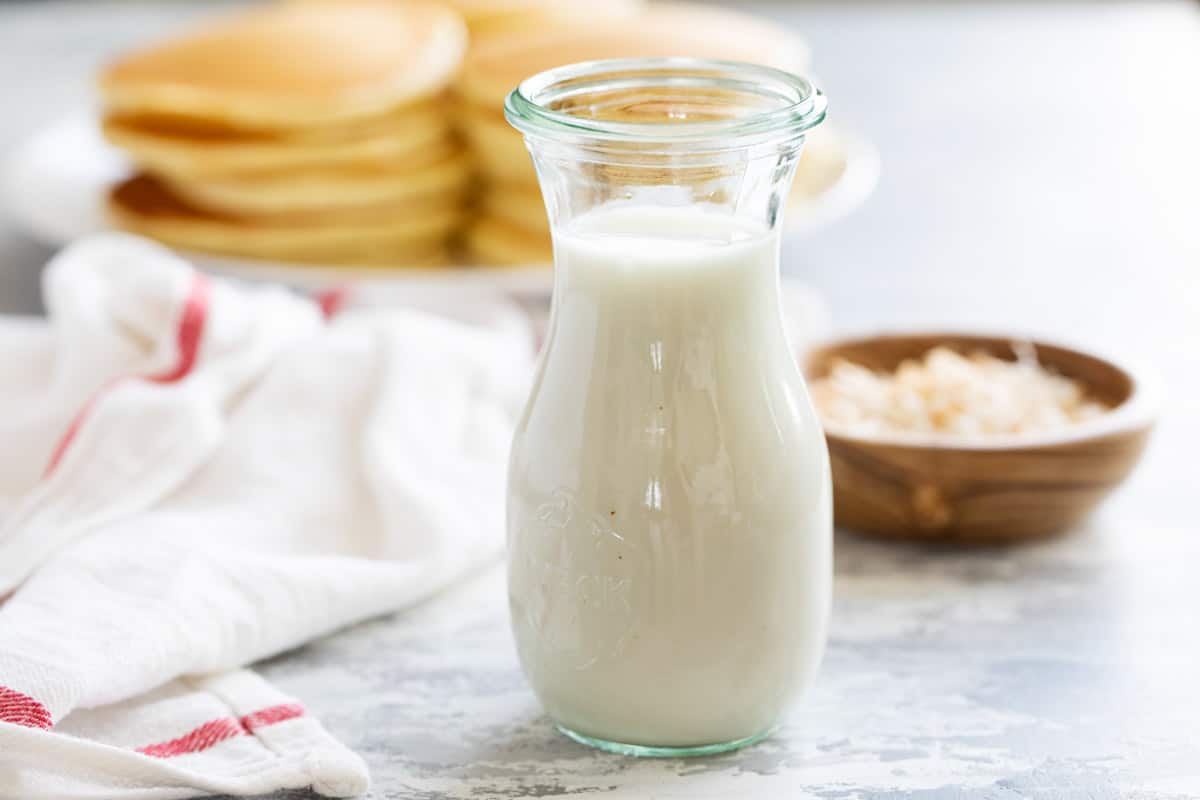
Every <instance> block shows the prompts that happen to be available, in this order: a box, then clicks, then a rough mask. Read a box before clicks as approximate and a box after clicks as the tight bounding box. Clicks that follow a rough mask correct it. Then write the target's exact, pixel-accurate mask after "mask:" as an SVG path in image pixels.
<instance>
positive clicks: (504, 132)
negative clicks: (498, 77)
mask: <svg viewBox="0 0 1200 800" xmlns="http://www.w3.org/2000/svg"><path fill="white" fill-rule="evenodd" d="M457 127H458V130H459V132H460V133H461V134H462V135H463V138H465V139H466V140H467V143H468V144H469V145H470V147H471V155H472V157H473V158H474V160H475V164H476V166H477V167H478V169H479V172H480V174H482V175H483V176H484V177H486V178H488V179H489V180H494V181H500V182H504V183H521V184H525V185H528V186H534V185H536V184H537V173H536V172H534V169H533V162H532V161H530V160H529V151H528V150H527V149H525V141H524V139H523V138H522V137H521V133H520V132H519V131H517V130H516V129H515V128H513V127H512V126H511V125H509V124H508V121H507V120H505V119H504V117H503V116H501V115H500V114H499V113H497V112H495V111H490V110H485V109H479V108H475V107H471V108H464V109H462V110H461V111H460V114H459V118H458V122H457Z"/></svg>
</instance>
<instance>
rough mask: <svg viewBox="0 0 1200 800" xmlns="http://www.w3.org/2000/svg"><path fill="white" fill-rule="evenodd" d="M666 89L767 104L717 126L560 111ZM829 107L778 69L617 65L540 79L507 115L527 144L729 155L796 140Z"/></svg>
mask: <svg viewBox="0 0 1200 800" xmlns="http://www.w3.org/2000/svg"><path fill="white" fill-rule="evenodd" d="M665 89H671V90H677V91H687V90H716V91H725V92H730V93H734V92H737V93H742V94H744V95H745V97H746V98H747V99H749V98H751V97H753V98H757V99H758V100H760V101H762V104H763V105H762V107H755V108H752V109H749V110H746V111H745V113H740V114H738V115H736V116H729V117H723V118H720V119H701V120H689V119H677V118H671V117H670V116H669V115H668V116H665V117H664V118H663V119H660V120H654V121H649V122H647V121H635V122H630V121H622V120H612V119H600V118H596V117H594V116H584V115H581V114H579V113H572V112H571V111H564V110H561V108H560V106H562V105H564V104H565V103H569V102H570V101H572V99H578V98H581V97H584V96H586V95H587V94H589V93H592V94H594V93H597V92H607V93H619V92H621V91H628V92H630V93H633V92H638V91H641V92H645V91H647V90H649V91H651V92H653V91H654V90H660V91H661V90H665ZM826 106H827V101H826V98H825V95H823V94H822V93H821V91H820V90H819V89H817V87H816V86H814V85H813V83H812V82H811V81H810V80H808V79H807V78H805V77H803V76H801V75H796V74H793V73H791V72H787V71H784V70H781V69H776V68H774V67H768V66H763V65H759V64H750V63H747V62H742V61H725V60H720V59H704V58H679V57H674V58H615V59H601V60H597V61H583V62H579V63H575V64H568V65H566V66H561V67H555V68H554V69H549V70H546V71H544V72H539V73H537V74H536V75H533V76H532V77H529V78H527V79H525V80H524V81H522V82H521V83H520V85H518V86H517V87H516V88H515V89H513V91H512V92H511V93H509V95H508V98H507V99H506V100H505V103H504V113H505V117H506V118H507V119H508V121H509V123H510V124H511V125H512V126H513V127H515V128H516V129H517V130H519V131H521V132H522V133H523V134H525V135H526V136H529V137H540V138H547V139H559V138H561V139H574V140H581V141H584V142H589V143H596V144H604V143H613V144H622V143H624V144H631V145H649V144H668V145H671V146H673V147H685V148H688V147H689V146H690V147H692V148H696V149H705V150H726V149H734V148H741V147H745V146H748V145H752V144H757V143H765V142H771V143H774V142H776V141H777V140H778V141H780V142H786V141H788V140H792V139H797V140H798V139H800V138H802V137H803V134H804V132H805V131H807V130H809V129H811V128H813V127H814V126H816V125H818V124H819V123H820V122H821V121H822V120H824V119H825V113H826ZM583 107H584V108H586V107H587V106H583Z"/></svg>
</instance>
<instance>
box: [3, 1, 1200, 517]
mask: <svg viewBox="0 0 1200 800" xmlns="http://www.w3.org/2000/svg"><path fill="white" fill-rule="evenodd" d="M239 5H245V4H232V3H214V2H185V1H184V0H176V1H175V2H146V1H145V0H138V1H137V2H102V1H100V0H88V1H87V2H62V1H60V0H43V1H41V2H4V3H0V99H2V101H3V112H2V113H0V153H4V154H6V155H7V154H9V153H11V152H12V151H13V150H14V149H15V148H16V147H17V146H18V144H19V143H21V142H23V141H25V140H26V139H27V138H28V137H30V136H31V135H33V134H34V133H35V132H36V131H38V130H40V129H42V128H43V127H44V126H46V125H47V124H50V123H52V122H54V121H55V120H57V119H59V118H61V117H62V116H63V115H64V114H69V113H71V112H73V111H77V110H79V109H80V108H88V107H94V106H96V104H97V99H96V94H95V88H94V87H95V80H96V75H97V71H98V69H99V68H100V67H101V66H102V65H103V64H105V63H107V62H109V61H111V60H112V59H113V58H115V57H116V56H118V55H119V54H121V53H123V52H126V51H128V50H129V49H131V48H134V47H138V46H143V45H146V44H147V43H152V42H154V41H156V40H159V39H161V38H162V37H163V36H164V35H166V34H168V33H169V32H172V31H177V30H184V29H187V28H188V27H189V26H192V25H193V24H194V22H195V21H196V20H198V19H201V18H203V17H205V16H211V15H217V14H221V13H224V12H225V11H227V10H228V9H229V8H231V7H236V6H239ZM732 5H735V6H736V7H737V8H738V9H739V10H741V11H745V12H750V13H753V14H756V15H759V16H761V17H764V18H768V19H771V20H774V21H776V22H778V23H780V24H781V25H783V26H786V27H787V28H789V29H791V30H793V31H795V32H797V33H799V34H800V35H801V36H802V37H803V38H804V40H805V41H806V42H807V44H808V45H809V47H810V48H811V53H812V70H813V72H814V74H815V76H816V78H817V80H818V81H819V83H820V85H821V86H822V87H823V89H824V90H825V91H826V93H827V94H828V95H829V97H830V98H831V109H832V111H831V115H830V120H831V121H832V123H833V124H834V125H835V126H838V127H840V128H842V129H844V130H852V131H854V132H856V133H858V134H861V136H863V137H864V138H865V139H866V140H867V141H869V142H870V143H872V144H873V146H874V147H875V148H877V150H878V153H879V163H880V171H879V179H878V183H877V185H875V186H874V189H873V192H871V193H870V194H869V196H868V197H867V198H866V200H865V202H862V203H861V205H859V206H858V207H856V208H855V209H853V210H852V211H850V212H849V213H847V214H846V215H845V216H844V217H843V218H841V219H840V220H838V221H837V222H835V223H834V224H831V225H828V226H824V227H822V228H820V229H818V230H815V231H812V232H811V233H809V234H808V235H805V236H802V237H792V238H790V239H788V240H787V242H786V244H785V255H784V270H785V272H786V273H788V274H790V275H792V276H796V277H798V278H801V279H802V280H804V281H805V282H807V283H808V284H810V285H811V286H813V287H815V288H816V289H817V290H818V291H819V292H820V293H821V294H822V295H823V296H824V297H825V299H826V300H827V302H828V306H829V308H830V311H831V316H832V319H833V326H834V329H835V330H836V331H838V332H849V331H867V330H874V329H884V328H893V327H910V328H911V327H923V328H968V329H995V330H1003V331H1028V332H1030V333H1036V334H1041V335H1046V336H1050V337H1058V338H1065V339H1067V340H1068V341H1076V342H1078V341H1080V340H1083V341H1086V342H1087V343H1088V344H1089V345H1091V346H1093V347H1098V348H1117V349H1119V350H1122V351H1125V352H1131V353H1133V354H1134V355H1136V356H1139V357H1143V358H1148V359H1150V360H1151V361H1153V362H1154V363H1155V364H1156V365H1158V366H1159V367H1160V369H1162V370H1163V371H1164V372H1165V373H1166V374H1167V379H1168V383H1169V384H1175V389H1176V390H1175V391H1172V392H1171V394H1170V395H1169V396H1170V408H1169V411H1170V413H1169V414H1168V420H1169V421H1168V426H1169V428H1170V429H1172V430H1177V431H1178V432H1179V433H1180V434H1184V435H1185V436H1187V437H1193V438H1195V437H1196V434H1197V428H1196V427H1195V424H1194V423H1192V422H1190V420H1191V419H1193V418H1196V417H1198V416H1200V401H1198V400H1197V399H1196V397H1197V395H1196V393H1195V392H1191V391H1187V390H1186V388H1187V387H1188V386H1191V387H1194V386H1195V385H1196V384H1195V382H1194V380H1192V379H1191V378H1190V377H1187V376H1189V375H1190V374H1191V372H1192V371H1194V370H1195V368H1196V367H1197V366H1200V356H1198V355H1197V352H1198V351H1200V323H1198V322H1197V318H1198V317H1200V155H1198V153H1197V142H1200V100H1198V98H1200V92H1197V91H1196V85H1197V81H1198V80H1200V4H1197V3H1195V2H1188V1H1187V0H1161V1H1158V0H1136V1H1135V2H1117V1H1113V2H1085V1H1084V0H1077V1H1073V2H950V1H947V2H933V1H930V2H904V1H902V0H892V1H890V2H766V1H764V2H740V3H736V4H732ZM51 252H52V248H51V247H49V246H47V245H45V244H39V243H38V242H36V241H35V240H34V239H32V238H30V237H29V236H28V235H27V234H25V233H24V232H23V231H22V230H21V229H20V227H19V226H18V224H17V223H16V222H15V221H13V220H12V219H11V218H8V217H3V216H0V312H5V313H36V312H37V311H39V309H40V301H39V289H38V274H39V269H40V266H41V265H42V264H43V263H44V262H45V260H46V259H47V257H48V256H49V255H50V254H51ZM1181 381H1182V382H1181ZM1173 426H1179V427H1178V428H1174V427H1173ZM1158 438H1159V441H1158V442H1157V443H1156V445H1155V446H1156V447H1170V446H1171V445H1170V444H1165V445H1164V444H1163V442H1162V440H1163V439H1164V438H1170V437H1163V436H1160V437H1158ZM1180 446H1182V445H1180ZM1155 461H1156V459H1151V460H1150V462H1149V463H1150V464H1153V463H1155ZM1185 479H1186V478H1185V476H1179V475H1178V474H1174V473H1172V474H1167V473H1165V472H1164V474H1157V475H1156V474H1155V471H1154V470H1153V468H1152V467H1148V468H1147V469H1146V470H1144V471H1142V472H1141V473H1139V476H1138V478H1137V480H1138V482H1139V483H1140V484H1142V486H1143V489H1144V490H1145V491H1149V492H1155V491H1156V489H1157V490H1160V491H1169V490H1170V489H1171V488H1172V487H1174V488H1178V486H1179V484H1178V482H1179V481H1182V480H1185ZM1146 507H1147V508H1153V507H1154V505H1153V504H1149V503H1148V504H1147V506H1146Z"/></svg>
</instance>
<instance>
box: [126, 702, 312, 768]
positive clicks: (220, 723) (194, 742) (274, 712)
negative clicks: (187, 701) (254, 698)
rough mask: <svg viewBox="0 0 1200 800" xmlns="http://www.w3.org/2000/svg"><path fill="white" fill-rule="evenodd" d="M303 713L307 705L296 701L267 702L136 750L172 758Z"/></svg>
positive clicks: (300, 715) (157, 756)
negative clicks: (245, 713)
mask: <svg viewBox="0 0 1200 800" xmlns="http://www.w3.org/2000/svg"><path fill="white" fill-rule="evenodd" d="M302 716H304V707H303V706H301V705H299V704H297V703H283V704H281V705H277V706H268V707H267V708H263V709H259V710H258V711H255V712H254V713H252V714H247V715H246V716H244V717H242V718H241V719H234V718H233V717H222V718H221V719H214V720H212V721H211V722H206V723H204V724H203V725H201V726H200V727H198V728H195V729H193V730H192V731H190V732H189V733H185V734H184V735H183V736H180V737H179V738H178V739H171V740H170V741H168V742H159V743H158V744H152V745H147V746H146V747H139V748H138V750H137V751H138V752H139V753H144V754H145V755H148V756H154V757H155V758H170V757H171V756H182V755H186V754H187V753H198V752H200V751H201V750H207V749H208V748H210V747H212V746H213V745H216V744H220V743H221V742H223V741H225V740H226V739H233V738H235V737H238V736H248V735H250V734H251V733H252V732H253V731H256V730H258V729H260V728H266V727H267V726H269V725H274V724H276V723H277V722H285V721H287V720H289V719H296V718H297V717H302Z"/></svg>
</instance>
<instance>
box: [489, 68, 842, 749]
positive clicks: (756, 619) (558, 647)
mask: <svg viewBox="0 0 1200 800" xmlns="http://www.w3.org/2000/svg"><path fill="white" fill-rule="evenodd" d="M824 108H825V101H824V98H823V96H822V95H821V94H820V93H819V92H818V91H817V90H816V89H814V88H813V86H812V85H811V84H810V83H809V82H808V81H806V80H805V79H803V78H800V77H798V76H795V75H791V74H788V73H785V72H780V71H777V70H773V69H769V68H766V67H759V66H752V65H749V64H740V63H731V62H714V61H702V60H694V59H632V60H618V61H597V62H589V63H584V64H576V65H572V66H567V67H562V68H559V69H555V70H551V71H549V72H545V73H541V74H539V75H537V76H534V77H533V78H530V79H529V80H527V81H525V82H524V83H522V84H521V86H520V87H518V88H517V89H516V90H515V91H514V92H513V93H512V94H511V95H510V96H509V98H508V102H507V105H506V114H507V117H508V119H509V121H510V122H511V123H512V124H513V125H514V126H515V127H516V128H518V129H519V130H520V131H521V132H522V133H523V134H524V135H525V140H526V143H527V145H528V148H529V150H530V152H531V154H532V157H533V161H534V165H535V166H536V168H537V173H538V178H539V181H540V183H541V188H542V194H543V197H544V199H545V202H546V209H547V212H548V214H549V217H550V224H551V228H552V232H553V238H554V261H555V276H554V296H553V305H552V311H551V319H550V325H549V333H548V336H547V339H546V341H545V346H544V350H543V353H542V355H541V360H540V364H539V367H538V371H537V375H536V379H535V383H534V386H533V390H532V393H531V395H530V397H529V401H528V405H527V406H526V409H525V413H524V415H523V418H522V420H521V422H520V423H519V426H518V429H517V432H516V436H515V440H514V443H513V449H512V457H511V463H510V468H509V496H508V512H507V517H508V519H507V524H508V545H509V550H508V559H509V561H508V578H509V580H508V586H509V602H510V607H511V612H512V624H513V630H514V634H515V637H516V642H517V648H518V652H519V655H520V659H521V664H522V667H523V668H524V671H525V674H526V675H527V677H528V679H529V681H530V683H531V684H532V686H533V688H534V690H535V692H536V693H537V695H538V697H539V699H540V700H541V702H542V704H543V705H544V707H545V708H546V710H547V711H548V713H549V715H550V716H551V717H552V719H553V720H554V721H555V723H556V724H557V725H558V726H559V727H560V729H562V730H563V732H564V733H566V734H567V735H569V736H571V737H572V738H575V739H577V740H579V741H582V742H584V743H586V744H590V745H593V746H597V747H602V748H604V749H608V750H614V751H617V752H623V753H630V754H634V755H693V754H703V753H711V752H719V751H722V750H727V749H732V748H734V747H739V746H742V745H745V744H749V743H751V742H754V741H757V740H758V739H760V738H762V737H763V736H765V735H767V734H768V733H769V732H770V731H771V730H772V729H773V728H774V727H775V726H776V725H777V724H778V723H779V721H780V720H781V718H782V716H783V714H784V713H785V712H786V711H787V709H788V707H789V705H790V704H791V703H792V701H793V700H794V699H795V698H796V697H797V696H798V695H799V694H800V693H801V692H802V691H803V690H804V689H805V688H806V687H807V686H808V685H809V684H810V683H811V681H812V679H813V677H814V674H815V672H816V670H817V666H818V663H819V661H820V658H821V654H822V651H823V648H824V642H825V635H826V624H827V619H828V615H829V604H830V583H831V534H832V523H831V500H830V494H831V493H830V477H829V465H828V457H827V453H826V449H825V442H824V438H823V436H822V433H821V430H820V427H819V425H818V421H817V418H816V416H815V414H814V412H813V409H812V407H811V405H810V402H809V399H808V394H807V391H806V389H805V386H804V383H803V380H802V378H801V376H800V373H799V370H798V368H797V365H796V360H795V355H794V354H793V353H792V351H791V349H790V347H789V344H788V341H787V338H786V336H785V333H784V324H783V320H782V313H781V309H780V303H779V235H780V225H781V217H782V214H783V211H784V207H785V205H786V198H787V196H788V190H789V187H790V185H791V180H792V176H793V173H794V170H795V166H796V162H797V159H798V158H799V155H800V150H801V146H802V144H803V142H804V133H805V131H806V130H808V129H809V128H811V127H812V126H814V125H816V124H817V123H818V122H820V121H821V120H822V118H823V117H824Z"/></svg>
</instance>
